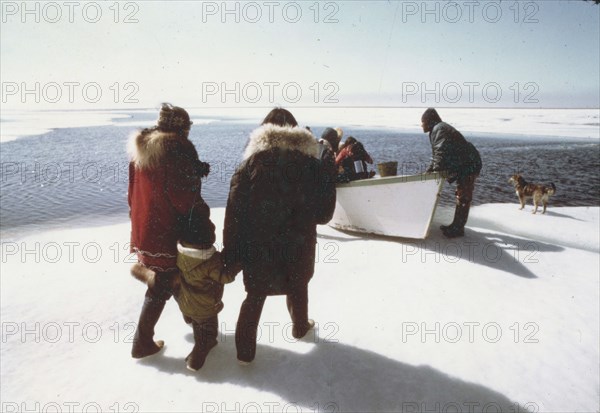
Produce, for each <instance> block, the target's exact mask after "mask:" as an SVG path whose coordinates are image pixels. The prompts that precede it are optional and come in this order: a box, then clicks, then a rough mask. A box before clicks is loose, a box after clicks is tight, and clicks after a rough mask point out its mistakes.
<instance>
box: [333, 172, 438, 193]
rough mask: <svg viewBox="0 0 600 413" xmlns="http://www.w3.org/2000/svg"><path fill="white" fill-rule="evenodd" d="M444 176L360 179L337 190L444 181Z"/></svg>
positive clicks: (430, 174)
mask: <svg viewBox="0 0 600 413" xmlns="http://www.w3.org/2000/svg"><path fill="white" fill-rule="evenodd" d="M442 179H443V178H442V175H441V174H440V173H439V172H426V173H422V174H417V175H397V176H386V177H379V178H375V179H373V178H368V179H359V180H357V181H351V182H348V183H343V184H337V185H336V188H339V189H345V188H356V187H361V186H375V185H389V184H396V183H408V182H418V181H421V182H423V181H431V180H436V181H437V180H442Z"/></svg>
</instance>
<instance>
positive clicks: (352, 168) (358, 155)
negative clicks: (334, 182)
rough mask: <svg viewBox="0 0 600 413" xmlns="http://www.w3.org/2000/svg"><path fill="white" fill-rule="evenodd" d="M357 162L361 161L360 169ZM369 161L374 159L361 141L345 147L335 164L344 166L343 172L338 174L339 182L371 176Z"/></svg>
mask: <svg viewBox="0 0 600 413" xmlns="http://www.w3.org/2000/svg"><path fill="white" fill-rule="evenodd" d="M355 162H360V169H362V171H360V170H358V171H357V167H356V165H355ZM367 163H370V164H372V163H373V159H372V158H371V155H369V154H368V153H367V151H366V150H365V148H364V146H363V144H362V143H360V142H356V143H353V144H352V145H350V146H346V147H344V148H343V149H342V150H341V151H340V152H339V153H338V154H337V157H336V159H335V165H336V166H337V167H338V168H342V170H343V172H342V173H341V174H340V176H338V182H348V181H356V180H358V179H367V178H369V177H370V175H369V171H368V167H367Z"/></svg>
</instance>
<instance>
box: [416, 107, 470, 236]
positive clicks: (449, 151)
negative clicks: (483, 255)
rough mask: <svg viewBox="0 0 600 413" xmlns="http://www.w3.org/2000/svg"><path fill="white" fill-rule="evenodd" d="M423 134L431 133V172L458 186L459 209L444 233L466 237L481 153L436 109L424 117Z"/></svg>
mask: <svg viewBox="0 0 600 413" xmlns="http://www.w3.org/2000/svg"><path fill="white" fill-rule="evenodd" d="M421 126H422V128H423V132H425V133H427V132H429V141H430V143H431V150H432V157H431V163H430V165H429V167H428V168H427V172H440V173H442V174H443V176H444V177H446V179H447V180H448V183H453V182H456V192H455V194H456V209H455V211H454V220H453V221H452V223H451V224H450V225H442V226H440V229H441V230H442V232H443V234H444V235H445V236H446V237H448V238H455V237H462V236H463V235H464V233H465V231H464V228H465V224H466V223H467V220H468V218H469V209H470V207H471V202H472V200H473V190H474V189H475V180H476V179H477V177H478V176H479V172H480V171H481V157H480V156H479V152H478V151H477V149H476V148H475V146H473V144H472V143H470V142H468V141H467V140H466V139H465V138H464V136H463V135H462V134H461V133H460V132H459V131H458V130H456V129H455V128H454V127H452V126H450V125H449V124H447V123H446V122H443V121H442V118H441V117H440V115H439V114H438V113H437V111H436V110H435V109H433V108H429V109H427V110H426V111H425V112H424V113H423V115H422V116H421Z"/></svg>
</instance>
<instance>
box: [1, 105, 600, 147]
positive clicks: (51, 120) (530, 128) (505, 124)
mask: <svg viewBox="0 0 600 413" xmlns="http://www.w3.org/2000/svg"><path fill="white" fill-rule="evenodd" d="M176 104H177V103H176ZM273 106H275V105H273ZM273 106H261V107H236V106H230V107H209V108H207V107H193V106H186V109H187V110H188V112H189V113H190V116H191V117H192V121H193V122H194V123H196V124H205V123H209V122H216V121H219V120H231V119H235V120H237V121H243V122H246V121H247V122H248V123H252V122H256V123H257V124H258V123H259V122H260V121H261V120H262V119H263V118H264V116H265V115H266V114H267V113H268V111H269V110H270V109H271V108H272V107H273ZM286 107H287V108H288V109H289V110H291V111H292V113H294V115H295V117H296V118H297V120H298V122H299V123H300V124H301V125H302V126H310V125H330V126H340V127H342V128H343V127H344V126H354V127H382V128H393V129H397V130H399V131H405V132H421V129H420V117H421V114H422V112H423V111H424V110H425V108H424V107H357V106H347V107H343V106H333V107H305V106H298V107H294V106H286ZM436 108H437V109H438V111H439V112H440V115H441V116H442V119H443V120H444V121H447V122H448V123H450V124H452V125H454V126H455V127H457V128H458V129H459V130H461V131H462V132H464V133H477V134H492V135H493V134H498V135H519V136H546V137H561V138H586V139H600V108H591V109H584V108H582V109H571V108H563V109H556V108H543V109H541V108H538V109H527V108H486V107H479V108H464V107H463V108H447V107H436ZM133 113H157V114H158V108H131V109H129V108H115V109H71V110H66V109H46V110H23V109H21V110H3V111H2V113H1V115H0V142H1V143H5V142H10V141H12V140H15V139H19V138H23V137H27V136H36V135H43V134H46V133H48V132H50V131H51V130H54V129H60V128H76V127H93V126H108V125H113V126H122V127H131V128H143V127H149V126H152V123H151V122H150V123H145V122H127V119H129V118H131V114H133Z"/></svg>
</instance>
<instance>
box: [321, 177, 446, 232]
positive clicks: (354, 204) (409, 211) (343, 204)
mask: <svg viewBox="0 0 600 413" xmlns="http://www.w3.org/2000/svg"><path fill="white" fill-rule="evenodd" d="M443 183H444V180H443V178H441V176H440V175H439V174H438V173H427V174H419V175H405V176H391V177H385V178H381V177H379V176H375V177H373V178H371V179H363V180H359V181H353V182H349V183H347V184H338V185H337V201H336V206H335V212H334V214H333V218H332V219H331V221H330V222H329V225H330V226H332V227H333V228H337V229H341V230H346V231H353V232H361V233H368V234H378V235H386V236H391V237H403V238H416V239H424V238H426V237H427V234H428V232H429V226H430V225H431V221H432V219H433V214H434V213H435V208H436V206H437V204H438V200H439V194H440V191H441V189H442V185H443Z"/></svg>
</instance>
